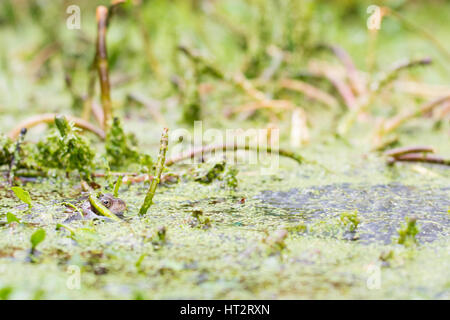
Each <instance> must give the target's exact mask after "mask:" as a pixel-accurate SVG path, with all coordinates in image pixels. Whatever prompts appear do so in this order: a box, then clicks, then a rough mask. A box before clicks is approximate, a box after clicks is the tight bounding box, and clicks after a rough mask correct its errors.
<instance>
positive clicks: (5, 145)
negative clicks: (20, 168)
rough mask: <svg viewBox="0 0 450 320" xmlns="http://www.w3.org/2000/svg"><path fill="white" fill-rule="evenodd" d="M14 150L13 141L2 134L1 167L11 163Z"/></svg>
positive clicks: (0, 147)
mask: <svg viewBox="0 0 450 320" xmlns="http://www.w3.org/2000/svg"><path fill="white" fill-rule="evenodd" d="M14 148H15V147H14V143H13V141H12V140H11V139H10V138H8V137H7V136H5V135H4V134H1V133H0V166H1V165H5V164H9V163H10V162H11V159H12V156H13V154H14Z"/></svg>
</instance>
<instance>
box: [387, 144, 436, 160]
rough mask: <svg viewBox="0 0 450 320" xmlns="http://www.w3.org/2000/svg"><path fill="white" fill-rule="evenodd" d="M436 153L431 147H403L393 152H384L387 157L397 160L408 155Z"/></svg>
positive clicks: (392, 150)
mask: <svg viewBox="0 0 450 320" xmlns="http://www.w3.org/2000/svg"><path fill="white" fill-rule="evenodd" d="M419 152H420V153H427V152H430V153H434V149H433V148H432V147H429V146H410V147H401V148H394V149H391V150H387V151H385V152H384V155H385V156H388V157H394V158H397V157H399V156H403V155H405V154H407V153H419Z"/></svg>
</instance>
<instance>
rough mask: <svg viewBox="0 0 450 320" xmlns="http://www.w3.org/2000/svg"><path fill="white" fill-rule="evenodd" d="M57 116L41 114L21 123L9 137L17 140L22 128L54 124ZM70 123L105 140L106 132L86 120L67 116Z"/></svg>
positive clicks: (54, 114)
mask: <svg viewBox="0 0 450 320" xmlns="http://www.w3.org/2000/svg"><path fill="white" fill-rule="evenodd" d="M56 116H57V114H56V113H46V114H40V115H37V116H34V117H31V118H28V119H25V120H24V121H22V122H21V123H19V124H18V125H17V126H15V127H14V128H13V129H12V130H11V131H10V132H9V133H8V136H9V137H10V138H11V139H16V138H17V136H18V135H19V134H20V130H22V128H27V129H29V128H32V127H34V126H36V125H38V124H40V123H53V122H54V121H55V117H56ZM66 118H67V120H68V121H72V122H73V123H74V124H75V126H76V127H78V128H81V129H83V130H87V131H90V132H92V133H94V134H96V135H97V136H98V137H99V138H101V139H102V140H103V139H105V132H104V131H103V130H101V129H99V128H97V127H95V126H94V125H92V124H91V123H89V122H87V121H86V120H83V119H80V118H76V117H72V116H66Z"/></svg>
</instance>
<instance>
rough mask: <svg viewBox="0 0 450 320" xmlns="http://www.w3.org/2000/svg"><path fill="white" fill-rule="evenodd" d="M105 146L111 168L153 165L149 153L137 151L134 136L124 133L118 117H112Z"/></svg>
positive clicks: (148, 166) (149, 166)
mask: <svg viewBox="0 0 450 320" xmlns="http://www.w3.org/2000/svg"><path fill="white" fill-rule="evenodd" d="M105 148H106V158H107V160H108V163H109V166H110V167H111V169H113V170H119V169H123V168H128V166H129V165H131V164H140V165H142V166H143V167H145V168H147V169H148V168H151V167H152V165H153V160H152V158H151V157H150V156H149V155H147V154H141V153H140V152H139V151H138V148H137V141H136V137H135V136H134V135H133V134H125V132H124V130H123V128H122V124H121V123H120V120H119V118H114V121H113V124H112V126H111V129H110V130H109V131H108V133H107V135H106V145H105Z"/></svg>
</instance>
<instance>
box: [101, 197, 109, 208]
mask: <svg viewBox="0 0 450 320" xmlns="http://www.w3.org/2000/svg"><path fill="white" fill-rule="evenodd" d="M102 202H103V204H104V205H105V206H106V207H108V206H109V204H110V202H109V200H108V199H104V200H103V201H102Z"/></svg>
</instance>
